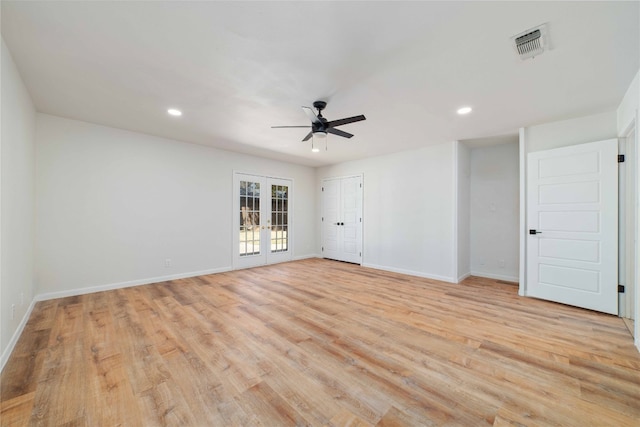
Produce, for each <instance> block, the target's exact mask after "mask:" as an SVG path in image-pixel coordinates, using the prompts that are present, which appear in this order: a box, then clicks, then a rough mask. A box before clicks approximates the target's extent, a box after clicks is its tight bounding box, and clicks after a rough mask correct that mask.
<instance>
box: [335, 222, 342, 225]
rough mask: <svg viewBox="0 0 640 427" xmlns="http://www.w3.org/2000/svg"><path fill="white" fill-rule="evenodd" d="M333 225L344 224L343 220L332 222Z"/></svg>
mask: <svg viewBox="0 0 640 427" xmlns="http://www.w3.org/2000/svg"><path fill="white" fill-rule="evenodd" d="M333 225H344V222H334V223H333Z"/></svg>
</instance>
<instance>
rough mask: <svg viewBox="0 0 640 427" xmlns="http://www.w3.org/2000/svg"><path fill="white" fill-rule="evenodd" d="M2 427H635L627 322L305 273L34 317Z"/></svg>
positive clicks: (16, 360)
mask: <svg viewBox="0 0 640 427" xmlns="http://www.w3.org/2000/svg"><path fill="white" fill-rule="evenodd" d="M1 390H2V395H1V401H2V406H1V411H2V412H1V414H2V425H65V426H71V425H87V426H115V425H129V426H141V425H189V426H233V425H243V426H258V425H264V426H287V425H335V426H346V425H350V426H360V425H365V426H366V425H378V426H409V425H414V426H428V425H442V426H444V425H447V426H453V425H460V426H482V425H492V424H493V425H498V426H506V425H512V426H513V425H525V426H533V425H536V426H537V425H550V426H551V425H552V426H581V427H582V426H589V425H596V426H638V425H640V354H638V352H637V350H636V349H635V348H634V347H633V342H632V337H631V336H630V334H629V332H628V331H627V328H626V327H625V325H624V323H623V321H622V319H620V318H617V317H614V316H609V315H605V314H599V313H595V312H592V311H587V310H581V309H577V308H572V307H568V306H564V305H560V304H554V303H550V302H544V301H538V300H534V299H528V298H521V297H519V296H518V295H517V287H515V286H513V285H509V284H504V283H498V282H496V281H492V280H486V279H478V278H471V279H468V280H466V281H465V282H464V283H462V284H459V285H454V284H450V283H443V282H437V281H433V280H427V279H421V278H416V277H411V276H404V275H400V274H394V273H387V272H382V271H378V270H372V269H367V268H363V267H359V266H355V265H351V264H345V263H340V262H335V261H328V260H320V259H310V260H304V261H297V262H291V263H285V264H280V265H274V266H267V267H262V268H256V269H251V270H242V271H235V272H230V273H224V274H216V275H210V276H202V277H197V278H192V279H184V280H176V281H171V282H165V283H158V284H153V285H147V286H139V287H134V288H128V289H121V290H115V291H109V292H100V293H95V294H90V295H84V296H79V297H71V298H64V299H58V300H52V301H45V302H41V303H38V304H37V306H36V308H35V310H34V312H33V314H32V316H31V318H30V320H29V322H28V324H27V326H26V329H25V331H24V333H23V335H22V337H21V338H20V340H19V342H18V344H17V346H16V348H15V350H14V352H13V354H12V356H11V358H10V360H9V361H8V364H7V365H6V367H5V369H4V371H3V373H2V384H1Z"/></svg>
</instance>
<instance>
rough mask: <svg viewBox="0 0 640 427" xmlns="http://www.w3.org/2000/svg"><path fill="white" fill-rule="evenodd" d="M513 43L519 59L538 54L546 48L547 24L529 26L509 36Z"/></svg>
mask: <svg viewBox="0 0 640 427" xmlns="http://www.w3.org/2000/svg"><path fill="white" fill-rule="evenodd" d="M511 39H512V40H513V42H514V44H515V48H516V51H517V52H518V55H520V59H529V58H533V57H534V56H538V55H540V54H541V53H542V52H544V49H545V47H546V48H548V41H547V26H546V24H542V25H540V26H538V27H535V28H531V29H529V30H527V31H525V32H523V33H520V34H518V35H515V36H513V37H512V38H511Z"/></svg>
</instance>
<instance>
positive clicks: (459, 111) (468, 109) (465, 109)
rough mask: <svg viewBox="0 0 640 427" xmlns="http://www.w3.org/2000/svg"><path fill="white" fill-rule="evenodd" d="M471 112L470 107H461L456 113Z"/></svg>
mask: <svg viewBox="0 0 640 427" xmlns="http://www.w3.org/2000/svg"><path fill="white" fill-rule="evenodd" d="M470 112H471V107H462V108H458V114H460V115H462V114H469V113H470Z"/></svg>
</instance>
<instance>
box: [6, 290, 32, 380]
mask: <svg viewBox="0 0 640 427" xmlns="http://www.w3.org/2000/svg"><path fill="white" fill-rule="evenodd" d="M35 305H36V299H35V298H34V299H33V300H31V304H29V307H27V311H26V312H25V313H24V316H23V317H22V320H20V324H19V325H18V327H17V328H16V330H15V332H14V333H13V336H12V337H11V339H10V340H9V343H8V344H7V347H6V348H5V349H4V351H3V352H2V357H1V358H0V372H2V370H3V369H4V365H5V364H6V363H7V361H8V360H9V356H11V353H12V352H13V349H14V347H15V346H16V344H17V343H18V339H20V335H22V331H23V330H24V327H25V326H26V325H27V321H28V320H29V318H30V317H31V312H32V311H33V307H35Z"/></svg>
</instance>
